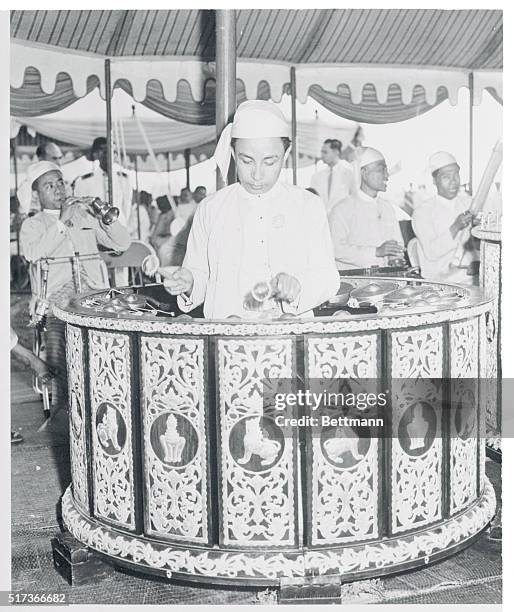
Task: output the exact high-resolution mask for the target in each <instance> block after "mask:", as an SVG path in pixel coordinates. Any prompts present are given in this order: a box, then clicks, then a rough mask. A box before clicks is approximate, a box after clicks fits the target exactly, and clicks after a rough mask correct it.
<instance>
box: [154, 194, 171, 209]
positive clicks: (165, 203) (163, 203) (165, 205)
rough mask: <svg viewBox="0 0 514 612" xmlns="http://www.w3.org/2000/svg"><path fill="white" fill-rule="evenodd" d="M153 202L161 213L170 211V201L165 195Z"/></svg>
mask: <svg viewBox="0 0 514 612" xmlns="http://www.w3.org/2000/svg"><path fill="white" fill-rule="evenodd" d="M155 201H156V203H157V206H158V207H159V210H160V211H161V212H163V213H165V212H168V211H169V210H171V204H170V200H169V198H168V196H166V195H162V196H159V197H158V198H157V199H156V200H155Z"/></svg>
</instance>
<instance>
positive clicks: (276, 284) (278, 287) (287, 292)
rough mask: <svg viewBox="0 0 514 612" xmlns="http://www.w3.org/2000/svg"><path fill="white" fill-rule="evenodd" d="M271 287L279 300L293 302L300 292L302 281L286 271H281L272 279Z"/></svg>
mask: <svg viewBox="0 0 514 612" xmlns="http://www.w3.org/2000/svg"><path fill="white" fill-rule="evenodd" d="M271 289H272V290H273V293H274V294H275V297H276V298H278V299H279V300H284V302H293V301H294V300H296V298H297V297H298V295H299V294H300V291H301V289H302V286H301V285H300V281H299V280H298V279H296V278H295V277H294V276H290V275H289V274H285V272H280V273H279V274H277V275H276V276H275V278H274V279H273V280H272V281H271Z"/></svg>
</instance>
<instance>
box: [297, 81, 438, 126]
mask: <svg viewBox="0 0 514 612" xmlns="http://www.w3.org/2000/svg"><path fill="white" fill-rule="evenodd" d="M309 96H310V97H311V98H313V99H314V100H316V102H319V103H320V104H322V105H323V106H324V107H325V108H327V109H328V110H329V111H331V112H332V113H334V114H336V115H339V116H340V117H344V118H345V119H351V120H352V121H357V122H359V123H396V122H398V121H405V120H406V119H412V118H413V117H417V116H418V115H422V114H423V113H426V112H427V111H429V110H431V109H433V108H434V107H435V106H437V105H438V104H441V102H443V101H444V100H446V99H447V98H448V93H447V91H446V89H445V88H444V87H440V88H439V89H438V91H437V101H436V103H435V104H433V105H430V104H427V102H426V100H425V91H424V89H423V87H421V86H420V85H417V86H416V87H415V88H414V93H413V96H412V102H411V103H410V104H403V102H402V93H401V90H400V88H399V87H398V85H395V84H393V85H390V86H389V93H388V96H387V101H386V103H385V104H380V103H379V102H378V101H377V96H376V92H375V88H374V87H373V85H371V84H368V85H365V86H364V89H363V95H362V102H361V103H360V104H353V102H352V98H351V93H350V89H349V87H348V86H347V85H343V86H340V87H339V89H338V92H337V93H332V92H330V91H326V90H324V89H323V88H322V87H320V86H319V85H312V86H311V87H310V89H309Z"/></svg>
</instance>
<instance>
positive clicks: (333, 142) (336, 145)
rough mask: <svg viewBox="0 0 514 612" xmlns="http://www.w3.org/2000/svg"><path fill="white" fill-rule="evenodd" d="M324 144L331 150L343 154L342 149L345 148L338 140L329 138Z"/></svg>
mask: <svg viewBox="0 0 514 612" xmlns="http://www.w3.org/2000/svg"><path fill="white" fill-rule="evenodd" d="M323 144H326V145H328V146H329V147H330V148H331V149H334V150H335V151H339V153H341V149H342V147H343V145H342V144H341V141H340V140H337V138H327V139H326V140H325V142H324V143H323Z"/></svg>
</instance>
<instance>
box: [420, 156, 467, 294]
mask: <svg viewBox="0 0 514 612" xmlns="http://www.w3.org/2000/svg"><path fill="white" fill-rule="evenodd" d="M429 166H430V172H431V173H432V177H433V179H434V185H435V187H436V189H437V195H435V196H434V197H432V198H430V199H428V200H425V201H424V202H423V203H422V204H420V205H419V206H418V207H417V208H416V209H415V210H414V213H413V215H412V227H413V230H414V233H415V234H416V238H417V242H418V244H417V254H418V258H419V263H420V267H421V274H422V276H423V277H424V278H428V279H430V280H444V281H453V282H461V283H472V282H473V278H472V276H470V275H468V267H469V265H470V264H471V262H473V261H476V260H477V259H478V254H477V253H476V251H475V249H474V247H473V244H472V240H471V226H472V222H473V215H472V214H471V213H470V212H469V207H470V205H471V199H470V197H469V196H468V195H466V194H461V193H459V191H460V167H459V164H458V163H457V160H456V159H455V157H454V156H453V155H451V154H450V153H446V152H445V151H439V152H437V153H434V154H433V155H432V156H431V157H430V159H429Z"/></svg>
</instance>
